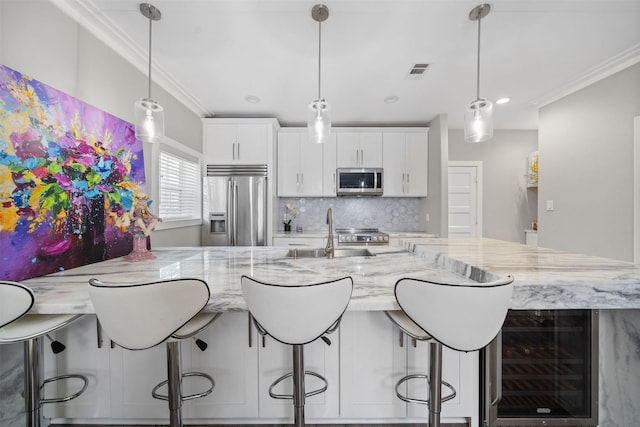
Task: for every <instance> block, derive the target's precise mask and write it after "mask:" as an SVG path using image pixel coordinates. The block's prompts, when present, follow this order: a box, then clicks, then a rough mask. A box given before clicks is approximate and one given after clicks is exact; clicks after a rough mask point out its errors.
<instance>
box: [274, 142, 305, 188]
mask: <svg viewBox="0 0 640 427" xmlns="http://www.w3.org/2000/svg"><path fill="white" fill-rule="evenodd" d="M299 192H300V134H299V133H293V132H286V133H285V132H281V133H279V134H278V196H279V197H296V196H299Z"/></svg>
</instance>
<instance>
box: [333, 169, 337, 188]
mask: <svg viewBox="0 0 640 427" xmlns="http://www.w3.org/2000/svg"><path fill="white" fill-rule="evenodd" d="M333 192H334V193H336V192H337V190H336V173H335V172H334V173H333Z"/></svg>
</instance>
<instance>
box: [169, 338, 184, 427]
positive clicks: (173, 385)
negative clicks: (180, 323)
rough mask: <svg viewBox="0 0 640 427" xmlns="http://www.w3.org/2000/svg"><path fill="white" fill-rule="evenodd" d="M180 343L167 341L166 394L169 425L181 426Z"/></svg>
mask: <svg viewBox="0 0 640 427" xmlns="http://www.w3.org/2000/svg"><path fill="white" fill-rule="evenodd" d="M180 362H181V361H180V343H178V342H177V341H171V342H168V343H167V380H168V381H167V389H168V391H167V395H168V401H169V422H170V425H171V427H182V372H181V366H182V365H181V363H180Z"/></svg>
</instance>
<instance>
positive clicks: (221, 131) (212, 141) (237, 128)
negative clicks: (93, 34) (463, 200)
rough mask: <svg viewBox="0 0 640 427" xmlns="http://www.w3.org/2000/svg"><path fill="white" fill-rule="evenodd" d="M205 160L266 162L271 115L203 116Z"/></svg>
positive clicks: (213, 161)
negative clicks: (254, 117) (239, 117)
mask: <svg viewBox="0 0 640 427" xmlns="http://www.w3.org/2000/svg"><path fill="white" fill-rule="evenodd" d="M202 122H203V131H202V133H203V147H202V150H203V153H204V155H205V159H206V164H268V163H270V162H269V161H268V160H269V144H270V143H271V141H272V139H273V137H272V132H273V123H275V120H273V123H272V122H271V119H269V120H262V121H261V122H260V121H258V122H256V120H254V119H251V120H247V119H236V120H231V119H203V120H202Z"/></svg>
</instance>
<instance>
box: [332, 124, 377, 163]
mask: <svg viewBox="0 0 640 427" xmlns="http://www.w3.org/2000/svg"><path fill="white" fill-rule="evenodd" d="M336 135H337V148H336V153H337V155H336V160H337V167H339V168H369V167H370V168H380V167H382V132H379V131H367V132H365V131H360V130H357V131H336Z"/></svg>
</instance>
